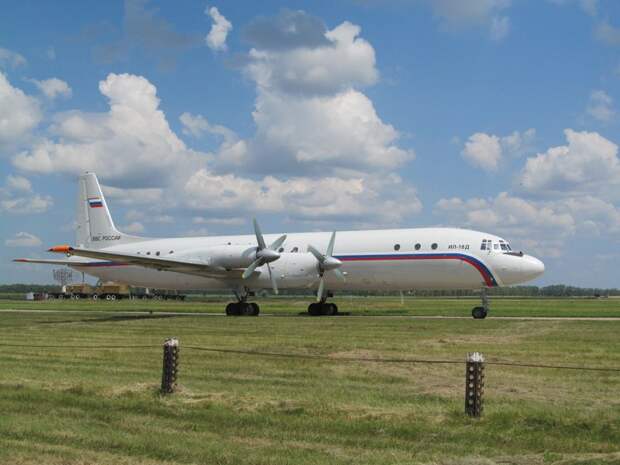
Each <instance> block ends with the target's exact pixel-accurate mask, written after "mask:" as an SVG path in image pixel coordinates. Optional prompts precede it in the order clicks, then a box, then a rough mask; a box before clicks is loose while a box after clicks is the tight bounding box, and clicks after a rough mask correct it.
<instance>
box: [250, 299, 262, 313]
mask: <svg viewBox="0 0 620 465" xmlns="http://www.w3.org/2000/svg"><path fill="white" fill-rule="evenodd" d="M250 306H251V307H252V316H258V314H259V313H260V307H259V306H258V304H257V303H256V302H252V303H251V304H250Z"/></svg>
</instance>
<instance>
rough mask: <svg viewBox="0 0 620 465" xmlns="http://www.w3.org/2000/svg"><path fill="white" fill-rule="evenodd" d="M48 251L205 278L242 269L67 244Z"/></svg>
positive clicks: (228, 275)
mask: <svg viewBox="0 0 620 465" xmlns="http://www.w3.org/2000/svg"><path fill="white" fill-rule="evenodd" d="M50 252H62V253H67V254H69V255H76V256H78V257H87V258H94V259H99V260H107V261H111V262H115V263H117V262H118V263H120V264H123V265H135V266H142V267H145V268H153V269H156V270H160V271H174V272H176V273H185V274H191V275H197V276H204V277H207V278H235V277H239V278H240V277H241V271H242V270H225V269H223V268H219V267H218V268H216V267H213V266H209V265H206V264H204V263H199V262H194V261H189V260H182V259H180V260H179V259H174V260H173V259H170V258H162V257H147V256H144V255H135V254H125V253H118V252H109V251H104V250H93V249H82V248H74V247H69V246H59V247H52V248H51V249H50Z"/></svg>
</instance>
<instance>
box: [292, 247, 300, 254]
mask: <svg viewBox="0 0 620 465" xmlns="http://www.w3.org/2000/svg"><path fill="white" fill-rule="evenodd" d="M291 252H292V253H297V252H299V247H293V248H292V249H291Z"/></svg>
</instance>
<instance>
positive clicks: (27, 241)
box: [4, 232, 42, 247]
mask: <svg viewBox="0 0 620 465" xmlns="http://www.w3.org/2000/svg"><path fill="white" fill-rule="evenodd" d="M41 244H42V242H41V239H39V238H38V237H37V236H35V235H34V234H30V233H27V232H18V233H17V234H15V236H13V237H12V238H11V239H7V240H5V241H4V245H6V246H7V247H39V246H40V245H41Z"/></svg>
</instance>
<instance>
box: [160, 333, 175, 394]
mask: <svg viewBox="0 0 620 465" xmlns="http://www.w3.org/2000/svg"><path fill="white" fill-rule="evenodd" d="M178 369H179V340H178V339H176V338H171V339H166V341H165V342H164V367H163V371H162V375H161V393H162V394H172V393H173V392H174V390H175V389H176V387H177V374H178Z"/></svg>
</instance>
